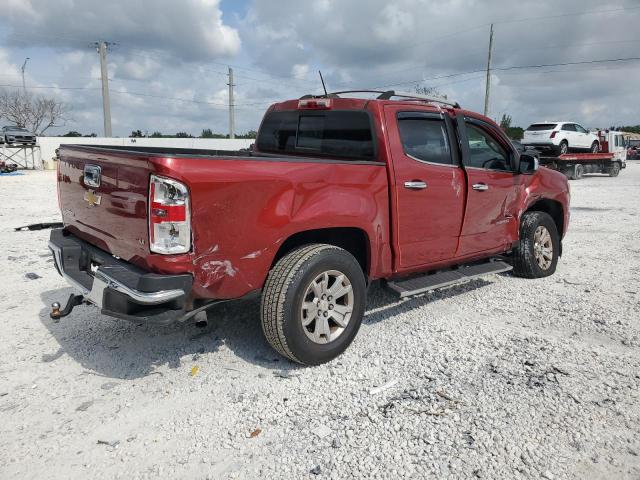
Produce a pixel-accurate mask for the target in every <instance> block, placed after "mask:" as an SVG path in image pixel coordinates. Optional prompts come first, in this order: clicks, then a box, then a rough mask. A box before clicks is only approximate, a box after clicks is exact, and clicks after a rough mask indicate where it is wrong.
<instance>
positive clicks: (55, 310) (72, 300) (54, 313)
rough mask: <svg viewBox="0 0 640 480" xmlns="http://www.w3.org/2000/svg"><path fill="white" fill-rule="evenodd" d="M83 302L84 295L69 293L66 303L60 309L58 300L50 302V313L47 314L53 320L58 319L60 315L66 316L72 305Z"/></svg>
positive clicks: (75, 305)
mask: <svg viewBox="0 0 640 480" xmlns="http://www.w3.org/2000/svg"><path fill="white" fill-rule="evenodd" d="M84 302H85V300H84V296H82V295H74V294H71V295H70V296H69V300H67V304H66V305H65V306H64V308H63V309H62V310H60V304H59V303H58V302H53V303H52V304H51V313H50V314H49V316H50V317H51V318H52V319H53V320H54V321H58V320H60V319H61V318H62V317H66V316H67V315H69V314H70V313H71V310H73V308H74V307H77V306H78V305H82V304H83V303H84Z"/></svg>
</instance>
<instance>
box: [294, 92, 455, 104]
mask: <svg viewBox="0 0 640 480" xmlns="http://www.w3.org/2000/svg"><path fill="white" fill-rule="evenodd" d="M345 93H378V94H379V95H378V96H377V97H376V99H377V100H391V99H392V98H393V97H397V98H406V99H408V100H421V101H423V102H429V103H441V104H443V105H449V106H451V107H453V108H460V104H459V103H458V102H452V101H449V100H447V99H445V98H439V97H429V96H428V95H420V94H419V93H407V92H396V91H395V90H343V91H340V92H333V93H330V94H329V95H328V97H329V98H336V97H339V96H340V95H343V94H345ZM305 97H306V98H310V97H311V96H308V95H305ZM305 97H303V98H305ZM319 97H324V95H319Z"/></svg>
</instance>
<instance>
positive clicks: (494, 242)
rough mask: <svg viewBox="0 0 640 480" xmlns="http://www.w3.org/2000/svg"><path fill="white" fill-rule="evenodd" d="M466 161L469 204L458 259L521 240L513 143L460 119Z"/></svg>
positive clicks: (491, 128)
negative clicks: (519, 235)
mask: <svg viewBox="0 0 640 480" xmlns="http://www.w3.org/2000/svg"><path fill="white" fill-rule="evenodd" d="M457 125H458V134H459V136H460V144H461V148H462V161H463V164H464V169H465V172H466V175H467V204H466V210H465V216H464V224H463V226H462V234H461V236H460V244H459V247H458V252H457V255H458V256H464V255H470V254H474V253H480V252H491V251H499V250H502V249H504V247H505V246H509V245H510V244H511V243H512V242H514V241H515V240H517V238H518V224H517V212H516V208H517V207H516V205H517V198H518V191H519V188H518V183H519V181H520V179H519V176H518V175H516V174H515V172H514V169H513V163H514V162H513V160H514V157H515V155H516V153H515V150H514V148H513V146H512V145H511V142H509V141H508V140H507V139H506V138H505V137H504V136H503V135H501V134H500V133H499V132H498V131H497V130H496V129H495V127H494V126H492V125H490V124H488V123H486V122H484V121H482V120H480V119H476V118H473V117H466V118H465V117H464V116H463V115H462V114H461V113H459V114H458V116H457Z"/></svg>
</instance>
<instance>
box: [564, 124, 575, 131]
mask: <svg viewBox="0 0 640 480" xmlns="http://www.w3.org/2000/svg"><path fill="white" fill-rule="evenodd" d="M562 130H563V131H565V132H575V131H576V126H575V125H574V124H573V123H565V124H564V125H563V126H562Z"/></svg>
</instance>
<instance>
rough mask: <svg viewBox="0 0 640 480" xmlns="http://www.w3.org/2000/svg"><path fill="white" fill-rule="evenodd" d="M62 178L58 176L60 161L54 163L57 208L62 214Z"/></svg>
mask: <svg viewBox="0 0 640 480" xmlns="http://www.w3.org/2000/svg"><path fill="white" fill-rule="evenodd" d="M61 181H62V177H61V176H60V159H58V161H57V162H56V193H57V194H58V208H59V209H60V212H62V200H60V182H61Z"/></svg>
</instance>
